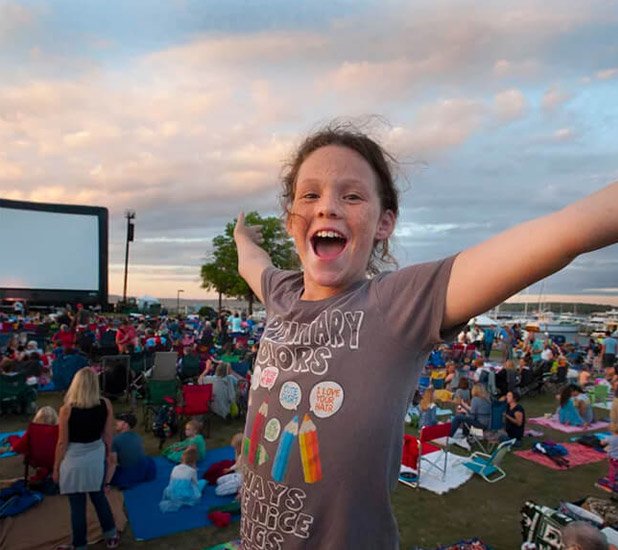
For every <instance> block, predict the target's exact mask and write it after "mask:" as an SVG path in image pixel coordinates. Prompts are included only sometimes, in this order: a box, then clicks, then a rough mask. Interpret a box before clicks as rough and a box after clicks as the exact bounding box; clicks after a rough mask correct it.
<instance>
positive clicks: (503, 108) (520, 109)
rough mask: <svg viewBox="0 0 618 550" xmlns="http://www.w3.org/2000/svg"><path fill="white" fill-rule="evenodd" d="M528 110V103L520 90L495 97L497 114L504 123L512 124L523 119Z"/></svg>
mask: <svg viewBox="0 0 618 550" xmlns="http://www.w3.org/2000/svg"><path fill="white" fill-rule="evenodd" d="M527 108H528V102H527V101H526V98H525V96H524V94H523V93H522V92H521V91H520V90H516V89H510V90H504V91H503V92H500V93H498V94H496V95H495V97H494V109H495V113H496V116H497V118H498V119H499V120H501V121H502V122H511V121H513V120H516V119H518V118H521V117H523V116H524V114H525V113H526V110H527Z"/></svg>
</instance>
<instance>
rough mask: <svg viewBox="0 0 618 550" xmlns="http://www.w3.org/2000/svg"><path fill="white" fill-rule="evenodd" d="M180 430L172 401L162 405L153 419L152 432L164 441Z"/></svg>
mask: <svg viewBox="0 0 618 550" xmlns="http://www.w3.org/2000/svg"><path fill="white" fill-rule="evenodd" d="M177 431H178V418H177V417H176V410H175V408H174V405H173V404H172V403H166V404H165V405H161V406H160V407H159V409H158V410H157V412H156V414H155V417H154V420H153V421H152V433H153V435H154V436H155V437H158V438H159V439H160V440H161V442H163V441H164V440H165V439H167V438H168V437H171V436H172V435H174V434H175V433H176V432H177Z"/></svg>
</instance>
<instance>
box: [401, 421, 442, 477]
mask: <svg viewBox="0 0 618 550" xmlns="http://www.w3.org/2000/svg"><path fill="white" fill-rule="evenodd" d="M450 433H451V423H450V422H447V423H444V424H436V425H434V426H423V427H422V428H421V433H420V434H419V437H414V436H413V435H408V434H406V435H404V447H403V456H402V464H404V465H405V466H408V467H410V468H412V469H413V470H416V482H415V483H413V484H412V486H413V487H416V486H418V484H419V483H420V479H421V470H423V471H424V469H422V464H423V462H424V463H425V464H426V465H427V470H430V469H431V468H434V469H437V470H438V471H439V472H441V473H442V479H444V478H445V476H446V472H447V467H448V449H449V445H450V439H449V438H450V435H449V434H450ZM438 440H442V441H438ZM436 443H438V444H436Z"/></svg>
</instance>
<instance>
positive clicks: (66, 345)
mask: <svg viewBox="0 0 618 550" xmlns="http://www.w3.org/2000/svg"><path fill="white" fill-rule="evenodd" d="M52 342H60V343H61V344H62V348H63V349H64V351H65V352H66V351H67V350H70V349H71V348H72V347H73V345H74V344H75V333H74V332H73V331H72V330H71V329H69V326H68V325H60V330H59V331H58V332H56V334H54V335H53V336H52Z"/></svg>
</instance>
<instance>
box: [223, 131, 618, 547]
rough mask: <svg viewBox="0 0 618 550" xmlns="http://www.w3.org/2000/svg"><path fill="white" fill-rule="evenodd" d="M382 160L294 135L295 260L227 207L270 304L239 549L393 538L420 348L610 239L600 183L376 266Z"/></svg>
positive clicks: (335, 139) (387, 203) (613, 192)
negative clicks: (273, 253)
mask: <svg viewBox="0 0 618 550" xmlns="http://www.w3.org/2000/svg"><path fill="white" fill-rule="evenodd" d="M388 159H390V157H389V156H388V155H387V154H386V153H385V152H384V151H383V150H382V149H381V147H380V146H379V145H378V144H376V143H375V142H374V141H373V140H371V139H370V138H368V137H367V136H365V135H364V134H361V133H357V132H354V131H350V130H349V129H347V128H346V129H341V128H330V129H326V130H324V131H321V132H319V133H317V134H314V135H312V136H310V137H309V138H308V139H306V140H305V142H304V143H303V144H302V145H301V147H300V149H299V150H298V152H297V154H296V156H295V158H294V161H293V162H292V163H291V164H290V166H289V167H288V170H287V172H286V173H285V175H284V179H283V183H284V192H283V202H284V207H285V216H286V225H287V230H288V232H289V234H290V235H291V237H292V238H293V239H294V243H295V245H296V250H297V251H298V255H299V257H300V260H301V263H302V272H290V271H282V270H279V269H276V268H274V267H273V265H272V263H271V260H270V258H269V256H268V254H267V253H266V252H265V251H264V250H263V249H262V248H260V246H259V244H260V243H261V235H260V232H259V228H257V227H252V226H248V225H246V224H245V222H244V216H243V215H242V214H240V216H239V217H238V221H237V224H236V228H235V232H234V237H235V240H236V244H237V247H238V258H239V263H238V269H239V272H240V274H241V275H242V276H243V278H244V279H245V280H246V281H247V283H248V284H249V285H250V287H251V288H252V290H253V291H254V292H255V294H256V295H257V296H258V298H259V299H260V300H261V301H262V302H263V303H264V304H265V306H266V309H267V312H268V321H267V325H266V328H265V331H264V336H263V338H262V341H261V344H260V352H259V354H258V357H257V359H256V363H255V365H256V367H255V373H254V377H253V380H252V389H251V392H250V399H249V411H248V415H247V426H246V430H245V441H244V445H243V453H244V455H245V456H246V460H244V464H245V475H244V485H243V490H242V492H241V494H242V511H243V514H242V520H241V537H242V541H243V548H245V549H253V548H285V549H286V550H287V549H295V548H316V549H318V548H319V549H321V550H324V549H331V548H333V549H335V548H336V549H342V548H355V549H363V548H367V549H373V548H398V546H399V540H398V539H399V537H398V531H397V524H396V522H395V519H394V517H393V513H392V510H391V504H390V493H391V491H392V489H393V488H394V486H395V484H396V481H397V477H398V474H399V466H400V461H401V448H402V434H403V421H404V412H405V409H406V405H407V400H408V397H409V395H410V394H411V393H412V391H413V389H414V388H415V387H416V384H417V379H418V375H419V372H420V370H421V367H422V365H423V364H424V362H425V360H426V358H427V355H428V354H429V352H430V351H431V350H432V348H433V346H434V345H436V344H437V343H438V342H440V341H441V340H443V339H448V338H450V337H452V336H453V335H455V334H457V333H458V332H459V331H460V330H461V326H462V324H463V323H465V322H467V321H468V319H470V318H471V317H474V316H475V315H478V314H480V313H482V312H484V311H487V310H488V309H490V308H491V307H493V306H494V305H496V304H499V303H500V302H502V301H503V300H504V299H506V298H507V297H509V296H511V295H513V294H514V293H516V292H517V291H519V290H521V289H522V288H525V287H526V286H528V285H530V284H532V283H533V282H534V281H537V280H539V279H541V278H543V277H546V276H547V275H549V274H551V273H553V272H555V271H557V270H559V269H561V268H562V267H564V266H565V265H567V264H568V263H569V262H570V261H571V260H573V259H574V258H575V257H576V256H577V255H578V254H581V253H584V252H588V251H591V250H595V249H597V248H600V247H602V246H607V245H609V244H612V243H614V242H616V240H618V184H613V185H610V186H609V187H607V188H605V189H604V190H602V191H600V192H598V193H596V194H594V195H591V196H589V197H588V198H585V199H583V200H581V201H579V202H577V203H575V204H573V205H571V206H569V207H567V208H565V209H563V210H561V211H559V212H557V213H555V214H552V215H549V216H545V217H543V218H539V219H536V220H533V221H530V222H527V223H524V224H521V225H519V226H517V227H515V228H513V229H510V230H508V231H505V232H504V233H501V234H500V235H498V236H496V237H493V238H492V239H489V240H488V241H486V242H484V243H482V244H480V245H478V246H475V247H473V248H470V249H467V250H465V251H463V252H460V253H459V254H457V255H456V256H453V257H450V258H446V259H442V260H439V261H435V262H429V263H424V264H419V265H413V266H410V267H406V268H403V269H399V270H396V271H392V272H388V273H380V272H379V269H380V264H381V263H392V258H391V256H390V253H389V246H388V240H389V237H390V236H391V235H392V233H393V231H394V228H395V222H396V220H397V216H398V194H397V189H396V187H395V184H394V181H393V177H392V174H391V169H390V167H389V161H388ZM530 235H534V237H535V238H534V239H530V238H529V236H530ZM522 242H526V243H527V246H526V253H525V254H522V251H521V243H522ZM505 265H509V269H504V266H505ZM479 266H481V269H479ZM470 288H474V289H475V291H474V292H470V291H469V289H470Z"/></svg>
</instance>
